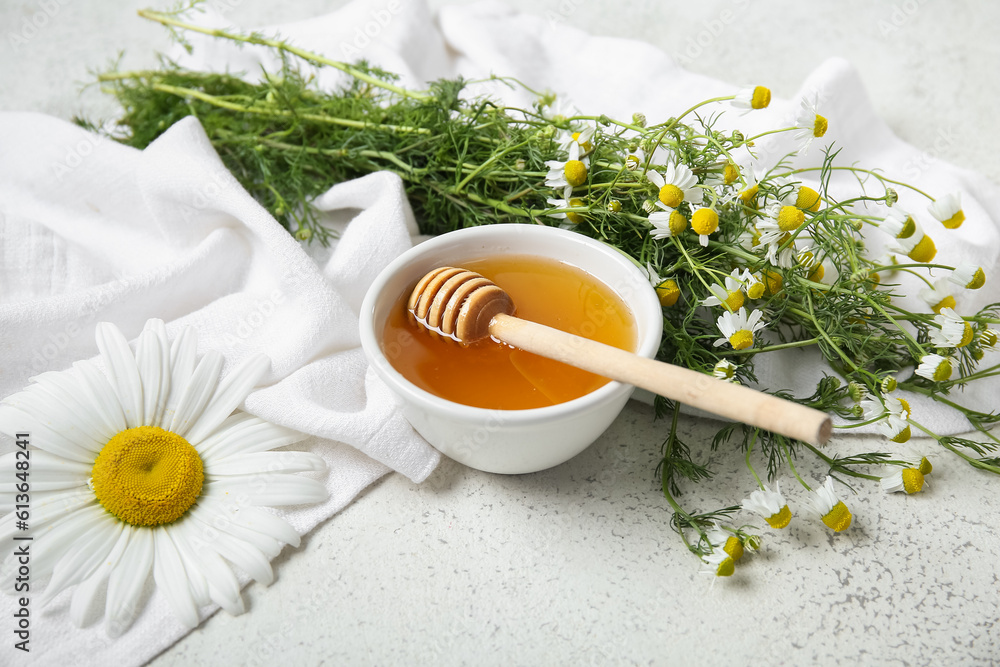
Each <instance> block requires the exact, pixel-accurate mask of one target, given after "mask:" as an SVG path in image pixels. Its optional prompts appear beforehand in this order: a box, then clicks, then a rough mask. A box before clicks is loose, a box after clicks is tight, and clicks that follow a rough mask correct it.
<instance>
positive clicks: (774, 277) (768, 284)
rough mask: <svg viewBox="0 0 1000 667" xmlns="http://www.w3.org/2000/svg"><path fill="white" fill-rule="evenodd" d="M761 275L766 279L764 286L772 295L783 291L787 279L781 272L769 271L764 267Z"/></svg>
mask: <svg viewBox="0 0 1000 667" xmlns="http://www.w3.org/2000/svg"><path fill="white" fill-rule="evenodd" d="M761 277H762V278H763V279H764V287H765V288H766V289H767V293H768V294H770V295H772V296H774V295H775V294H777V293H778V292H780V291H781V286H782V285H783V284H784V282H785V279H784V278H782V277H781V274H780V273H777V272H775V271H769V270H767V269H764V272H763V274H762V275H761Z"/></svg>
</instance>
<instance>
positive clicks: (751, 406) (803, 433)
mask: <svg viewBox="0 0 1000 667" xmlns="http://www.w3.org/2000/svg"><path fill="white" fill-rule="evenodd" d="M490 334H491V335H492V336H494V337H496V338H498V339H500V340H502V341H503V342H505V343H507V344H509V345H513V346H514V347H518V348H521V349H522V350H525V351H527V352H533V353H535V354H538V355H541V356H543V357H547V358H549V359H555V360H557V361H561V362H563V363H566V364H569V365H570V366H575V367H576V368H581V369H583V370H586V371H590V372H591V373H596V374H597V375H601V376H603V377H606V378H611V379H612V380H618V381H619V382H624V383H626V384H631V385H635V386H636V387H641V388H643V389H647V390H649V391H651V392H654V393H656V394H659V395H660V396H663V397H665V398H669V399H670V400H672V401H679V402H681V403H684V404H687V405H690V406H691V407H694V408H698V409H700V410H704V411H706V412H711V413H713V414H716V415H719V416H720V417H726V418H729V419H732V420H734V421H738V422H743V423H745V424H750V425H751V426H758V427H760V428H762V429H765V430H768V431H773V432H775V433H780V434H781V435H785V436H788V437H790V438H795V439H796V440H802V441H804V442H808V443H810V444H813V445H821V444H823V443H824V442H826V441H827V440H828V439H829V437H830V432H831V430H832V428H833V426H832V423H831V422H830V417H829V415H827V414H826V413H823V412H820V411H819V410H814V409H813V408H809V407H806V406H804V405H799V404H798V403H793V402H792V401H786V400H785V399H782V398H778V397H777V396H772V395H770V394H765V393H763V392H760V391H756V390H754V389H750V388H749V387H744V386H743V385H739V384H734V383H731V382H726V381H724V380H720V379H718V378H715V377H712V376H710V375H706V374H704V373H699V372H697V371H693V370H691V369H688V368H682V367H680V366H674V365H672V364H667V363H664V362H662V361H656V360H654V359H647V358H645V357H641V356H639V355H637V354H633V353H631V352H626V351H625V350H620V349H618V348H616V347H612V346H610V345H605V344H604V343H598V342H596V341H592V340H589V339H587V338H581V337H580V336H574V335H573V334H569V333H566V332H564V331H559V330H558V329H553V328H552V327H547V326H545V325H543V324H537V323H535V322H529V321H527V320H522V319H519V318H517V317H512V316H510V315H504V314H500V315H496V316H495V317H494V318H493V320H492V322H491V323H490Z"/></svg>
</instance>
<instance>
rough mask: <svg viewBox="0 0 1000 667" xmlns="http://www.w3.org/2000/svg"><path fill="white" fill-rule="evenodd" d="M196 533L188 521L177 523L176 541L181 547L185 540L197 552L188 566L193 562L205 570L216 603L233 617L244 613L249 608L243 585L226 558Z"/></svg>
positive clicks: (187, 563) (210, 595)
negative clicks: (244, 600) (243, 596)
mask: <svg viewBox="0 0 1000 667" xmlns="http://www.w3.org/2000/svg"><path fill="white" fill-rule="evenodd" d="M195 533H196V531H195V530H193V529H192V526H191V523H190V522H188V521H182V522H179V523H177V524H174V530H173V531H172V535H173V536H174V537H175V544H177V545H178V546H180V544H181V542H182V541H183V543H184V544H185V546H186V548H188V549H190V550H192V551H193V552H195V553H197V557H196V558H193V559H188V558H185V560H184V567H188V566H189V565H192V566H194V567H196V568H197V569H198V570H199V571H200V572H201V573H202V575H203V576H204V578H205V582H206V583H207V584H208V594H209V597H210V598H211V599H212V601H213V602H215V603H216V604H218V605H219V606H221V607H222V608H223V609H225V610H226V611H227V612H229V613H230V614H232V615H233V616H238V615H240V614H242V613H243V612H244V611H245V607H244V606H243V598H242V597H240V584H239V582H238V581H237V580H236V575H234V574H233V571H232V570H231V569H230V568H229V566H228V565H226V562H225V561H224V560H222V557H221V556H219V554H217V553H216V552H215V551H213V550H212V549H211V548H209V545H208V544H206V543H205V541H204V540H202V539H200V538H199V537H198V536H197V535H196V534H195Z"/></svg>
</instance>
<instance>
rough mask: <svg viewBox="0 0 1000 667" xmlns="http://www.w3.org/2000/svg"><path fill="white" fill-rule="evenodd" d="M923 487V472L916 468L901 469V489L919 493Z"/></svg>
mask: <svg viewBox="0 0 1000 667" xmlns="http://www.w3.org/2000/svg"><path fill="white" fill-rule="evenodd" d="M922 488H924V474H923V473H922V472H920V471H919V470H917V469H916V468H904V469H903V490H904V491H906V492H907V493H919V492H920V490H921V489H922Z"/></svg>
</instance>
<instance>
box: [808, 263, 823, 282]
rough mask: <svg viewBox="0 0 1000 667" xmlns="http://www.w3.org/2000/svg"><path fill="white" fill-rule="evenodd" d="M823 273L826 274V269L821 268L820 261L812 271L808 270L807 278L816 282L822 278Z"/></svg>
mask: <svg viewBox="0 0 1000 667" xmlns="http://www.w3.org/2000/svg"><path fill="white" fill-rule="evenodd" d="M825 275H826V269H824V268H823V264H822V263H819V264H817V265H816V266H815V267H814V268H813V270H812V271H810V272H809V280H811V281H813V282H814V283H818V282H821V281H822V280H823V276H825Z"/></svg>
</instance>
